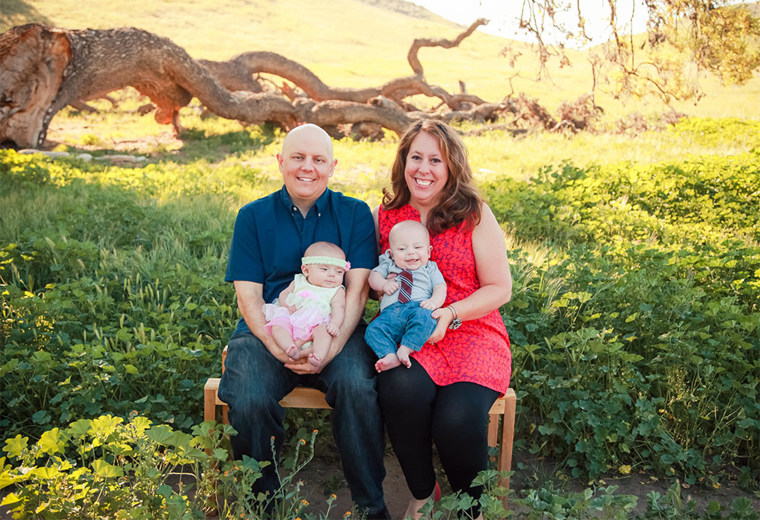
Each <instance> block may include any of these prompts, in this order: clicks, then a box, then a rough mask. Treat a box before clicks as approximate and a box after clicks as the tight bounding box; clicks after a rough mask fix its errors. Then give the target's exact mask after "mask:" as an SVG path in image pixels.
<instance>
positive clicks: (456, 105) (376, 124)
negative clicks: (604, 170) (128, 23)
mask: <svg viewBox="0 0 760 520" xmlns="http://www.w3.org/2000/svg"><path fill="white" fill-rule="evenodd" d="M485 23H487V21H486V20H483V19H480V20H477V21H476V22H474V23H473V24H472V25H471V26H470V27H469V28H468V29H467V30H466V31H464V32H463V33H461V34H460V35H459V36H458V37H457V38H456V39H454V40H446V39H417V40H415V41H414V43H413V44H412V46H411V48H410V50H409V53H408V56H407V59H408V60H409V64H410V66H411V67H412V70H413V72H414V75H412V76H408V77H404V78H397V79H393V80H391V81H388V82H387V83H385V84H384V85H381V86H379V87H375V88H364V89H352V88H334V87H330V86H328V85H326V84H325V83H324V82H323V81H322V80H320V79H319V78H318V77H317V76H316V75H315V74H313V73H312V72H311V71H310V70H309V69H307V68H306V67H304V66H303V65H301V64H299V63H296V62H294V61H292V60H289V59H288V58H286V57H284V56H281V55H279V54H276V53H273V52H247V53H243V54H240V55H238V56H236V57H235V58H233V59H231V60H229V61H224V62H219V61H210V60H195V59H193V58H191V57H190V56H189V55H188V54H187V52H185V50H184V49H182V48H181V47H179V46H177V45H176V44H174V43H173V42H172V41H170V40H169V39H167V38H163V37H160V36H158V35H155V34H152V33H149V32H147V31H143V30H141V29H136V28H119V29H107V30H93V29H86V30H64V29H53V28H50V27H47V26H44V25H40V24H28V25H24V26H19V27H14V28H13V29H11V30H9V31H7V32H5V33H3V34H2V35H0V146H6V147H8V146H10V147H21V148H40V147H42V146H43V144H44V141H45V136H46V133H47V129H48V126H49V124H50V121H51V119H52V118H53V116H54V115H55V114H56V113H57V112H58V111H59V110H61V109H62V108H63V107H65V106H66V105H69V104H73V105H75V106H83V102H84V101H86V100H89V99H95V98H99V97H104V96H106V95H107V94H108V93H109V92H112V91H114V90H119V89H121V88H124V87H127V86H131V87H134V88H135V89H137V90H138V91H139V92H140V93H142V94H143V95H145V96H147V97H149V98H150V100H151V102H152V104H153V106H155V114H154V117H155V119H156V121H158V122H159V123H162V124H172V125H173V126H174V129H175V133H177V134H179V132H180V124H179V110H180V109H181V108H182V107H184V106H186V105H187V104H188V103H189V102H190V100H191V99H192V98H193V97H195V98H197V99H198V100H199V101H200V102H201V103H202V104H203V105H205V106H206V108H207V109H208V110H209V111H210V112H213V113H214V114H217V115H219V116H221V117H224V118H227V119H236V120H238V121H241V122H243V123H264V122H271V123H274V124H276V125H279V126H281V127H283V128H285V129H289V128H292V127H293V126H295V125H297V124H300V123H303V122H310V123H315V124H318V125H321V126H328V127H340V126H341V125H347V126H348V127H351V126H352V125H353V126H354V127H355V128H358V127H361V132H362V135H368V134H371V133H373V132H374V133H375V134H377V133H378V132H381V129H382V128H385V129H389V130H391V131H393V132H395V133H397V134H400V133H401V132H402V131H403V130H404V128H405V127H406V126H408V125H409V123H410V122H411V121H413V120H415V119H420V118H427V117H441V118H443V119H446V120H477V121H481V122H485V121H490V122H492V121H494V120H496V119H497V118H498V117H499V115H500V114H501V113H502V112H504V111H505V110H507V111H508V109H509V106H508V104H506V103H502V104H489V103H485V102H484V101H483V100H482V99H480V98H478V97H477V96H472V95H469V94H466V93H465V92H464V89H463V92H462V93H460V94H451V93H449V92H447V91H446V90H445V89H443V88H441V87H438V86H435V85H430V84H428V83H427V81H426V80H425V78H424V71H423V69H422V65H421V63H420V61H419V59H418V58H417V53H418V51H419V49H420V48H421V47H430V46H440V47H444V48H451V47H454V46H457V45H459V43H460V42H461V41H462V40H463V39H464V38H466V37H467V36H469V35H470V34H471V33H472V32H473V31H474V30H475V29H476V28H477V27H478V26H480V25H483V24H485ZM259 74H271V75H275V76H278V77H280V78H283V79H284V80H286V81H288V82H291V83H292V84H293V85H294V86H293V87H291V86H289V85H288V84H287V83H284V85H283V86H282V87H281V88H280V89H279V92H271V91H270V92H266V91H264V89H262V86H261V84H260V82H259V81H257V79H256V77H254V75H259ZM257 77H258V76H257ZM296 89H300V91H302V92H303V94H301V93H300V92H299V91H297V90H296ZM420 94H421V95H425V96H429V97H433V98H437V99H440V100H441V105H439V108H438V110H436V111H435V112H422V111H419V110H417V109H416V108H415V107H414V106H412V105H411V104H409V103H408V102H406V101H405V98H407V97H409V96H414V95H420Z"/></svg>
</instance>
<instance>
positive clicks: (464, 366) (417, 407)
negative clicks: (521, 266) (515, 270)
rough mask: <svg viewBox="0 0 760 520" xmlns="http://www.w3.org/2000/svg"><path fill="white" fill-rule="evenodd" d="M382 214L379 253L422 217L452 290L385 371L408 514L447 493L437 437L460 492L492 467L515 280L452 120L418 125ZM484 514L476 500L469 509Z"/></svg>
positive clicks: (381, 384)
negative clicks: (409, 348) (428, 328)
mask: <svg viewBox="0 0 760 520" xmlns="http://www.w3.org/2000/svg"><path fill="white" fill-rule="evenodd" d="M391 183H392V189H393V191H392V192H389V191H388V190H385V191H384V197H383V204H382V205H381V206H380V207H379V208H377V210H376V211H375V222H376V225H377V231H378V239H379V242H380V250H381V251H385V250H387V249H388V234H389V232H390V229H391V228H392V227H393V225H394V224H396V223H397V222H400V221H402V220H409V219H413V220H418V221H420V222H422V224H424V225H425V226H426V227H427V228H428V230H429V231H430V235H431V243H432V246H433V252H432V256H431V258H430V259H431V260H433V261H435V262H436V263H437V264H438V267H439V269H440V271H441V273H442V274H443V276H444V279H445V280H446V284H447V286H448V293H447V295H446V302H445V303H444V306H443V307H441V308H439V309H437V310H436V311H435V312H434V313H433V317H434V318H436V319H437V320H438V325H437V326H436V328H435V330H434V331H433V333H432V335H431V336H430V338H429V339H428V343H427V344H425V346H423V348H422V349H421V350H420V351H419V352H415V353H414V354H413V362H412V365H411V367H410V368H405V367H399V368H396V369H394V370H389V371H387V372H382V373H381V374H379V375H378V393H379V398H380V405H381V407H382V409H383V415H384V417H385V423H386V425H387V428H388V434H389V437H390V440H391V444H392V445H393V449H394V451H395V452H396V455H397V457H398V459H399V463H400V464H401V468H402V470H403V472H404V476H405V478H406V481H407V485H408V486H409V490H410V491H411V493H412V497H413V498H412V500H411V501H410V502H409V505H408V507H407V510H406V513H405V516H404V517H405V518H406V517H408V518H414V519H416V518H420V513H419V509H420V508H421V507H422V506H424V505H425V503H426V502H427V501H429V500H431V499H434V498H437V497H434V495H438V494H439V493H440V488H439V486H438V484H437V483H436V480H435V472H434V469H433V451H432V443H433V442H435V444H436V447H437V448H438V454H439V456H440V458H441V463H442V465H443V469H444V471H445V472H446V476H447V477H448V479H449V483H450V484H451V487H452V488H453V490H454V491H455V492H456V491H463V492H466V493H468V494H470V496H472V497H474V498H475V499H476V500H477V499H478V498H479V497H480V495H481V494H482V486H478V487H472V486H471V483H472V480H473V479H474V478H475V477H476V476H477V474H478V472H479V471H482V470H484V469H486V468H487V465H488V436H487V427H488V411H489V410H490V408H491V405H492V404H493V402H494V401H495V400H496V399H497V398H498V397H499V396H500V395H502V394H504V392H505V391H506V390H507V388H508V387H509V377H510V374H511V354H510V350H509V337H508V336H507V331H506V328H505V327H504V321H503V320H502V319H501V316H500V314H499V310H498V309H499V307H500V306H501V305H503V304H505V303H506V302H508V301H509V299H510V296H511V293H512V277H511V274H510V271H509V262H508V260H507V254H506V247H505V244H504V236H503V234H502V231H501V228H500V226H499V224H498V222H497V221H496V218H495V217H494V215H493V213H492V212H491V210H490V208H489V207H488V206H487V205H486V204H485V203H484V202H483V201H482V200H481V199H480V197H479V195H478V194H477V191H476V189H475V187H474V186H473V184H472V172H471V170H470V166H469V164H468V162H467V151H466V149H465V147H464V143H463V142H462V140H461V139H460V138H459V136H458V135H457V134H456V133H455V132H454V130H452V129H451V127H449V126H448V125H446V124H445V123H442V122H440V121H434V120H426V121H420V122H417V123H414V124H413V125H412V126H411V127H409V128H408V129H407V130H406V132H405V133H404V135H403V136H402V138H401V142H400V144H399V148H398V152H397V154H396V160H395V162H394V164H393V169H392V171H391ZM470 513H471V515H472V516H473V517H477V518H482V514H481V513H480V511H479V508H478V507H475V508H474V510H473V511H471V512H470Z"/></svg>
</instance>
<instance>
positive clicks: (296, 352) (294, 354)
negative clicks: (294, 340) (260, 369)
mask: <svg viewBox="0 0 760 520" xmlns="http://www.w3.org/2000/svg"><path fill="white" fill-rule="evenodd" d="M285 353H286V354H287V355H288V357H289V358H290V359H292V360H296V359H298V358H300V357H301V349H300V348H298V347H296V346H295V345H291V346H289V347H288V349H287V350H286V351H285Z"/></svg>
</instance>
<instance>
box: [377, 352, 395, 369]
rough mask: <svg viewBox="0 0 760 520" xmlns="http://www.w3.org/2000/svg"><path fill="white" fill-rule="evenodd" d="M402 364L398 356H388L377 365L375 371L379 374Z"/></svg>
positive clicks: (382, 358) (379, 360)
mask: <svg viewBox="0 0 760 520" xmlns="http://www.w3.org/2000/svg"><path fill="white" fill-rule="evenodd" d="M400 364H401V361H399V359H398V356H397V355H396V354H386V355H384V356H383V357H381V358H380V359H378V360H377V363H375V370H377V371H378V372H385V371H386V370H390V369H391V368H396V367H397V366H399V365H400Z"/></svg>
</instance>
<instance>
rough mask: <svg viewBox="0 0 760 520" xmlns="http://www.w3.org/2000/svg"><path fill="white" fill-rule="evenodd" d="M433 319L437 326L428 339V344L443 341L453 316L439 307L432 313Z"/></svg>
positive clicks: (444, 308)
mask: <svg viewBox="0 0 760 520" xmlns="http://www.w3.org/2000/svg"><path fill="white" fill-rule="evenodd" d="M432 316H433V318H435V319H436V320H438V325H436V326H435V329H434V330H433V333H432V334H431V335H430V337H429V338H428V340H427V342H428V343H431V344H432V343H437V342H439V341H441V340H442V339H443V337H444V336H445V335H446V329H448V328H449V325H451V322H452V320H453V319H454V315H453V314H451V312H450V311H448V310H447V309H446V307H440V308H438V309H436V310H434V311H433V314H432Z"/></svg>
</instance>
